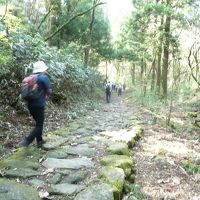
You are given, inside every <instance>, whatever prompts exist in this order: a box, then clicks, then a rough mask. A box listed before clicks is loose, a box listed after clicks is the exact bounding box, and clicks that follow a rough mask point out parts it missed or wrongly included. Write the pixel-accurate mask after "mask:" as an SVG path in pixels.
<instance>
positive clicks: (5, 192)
mask: <svg viewBox="0 0 200 200" xmlns="http://www.w3.org/2000/svg"><path fill="white" fill-rule="evenodd" d="M0 199H1V200H40V197H39V195H38V192H37V191H36V190H35V189H33V188H32V187H30V186H27V185H24V184H21V183H17V182H14V181H8V180H7V179H0Z"/></svg>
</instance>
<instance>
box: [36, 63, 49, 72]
mask: <svg viewBox="0 0 200 200" xmlns="http://www.w3.org/2000/svg"><path fill="white" fill-rule="evenodd" d="M47 69H48V67H47V66H46V64H45V63H44V62H43V61H37V62H35V63H33V73H39V72H45V71H46V70H47Z"/></svg>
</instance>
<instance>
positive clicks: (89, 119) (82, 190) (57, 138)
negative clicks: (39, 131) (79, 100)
mask: <svg viewBox="0 0 200 200" xmlns="http://www.w3.org/2000/svg"><path fill="white" fill-rule="evenodd" d="M127 101H128V99H126V98H123V97H122V98H121V97H120V98H118V97H115V98H114V99H113V101H112V102H111V103H110V104H106V103H102V104H100V107H99V109H98V110H94V111H90V112H88V113H87V114H86V115H85V116H84V117H82V118H79V119H77V120H75V121H73V122H71V123H70V124H69V126H67V127H65V128H63V129H59V130H56V131H54V132H49V133H48V134H47V135H46V136H45V137H46V138H45V139H46V141H47V144H45V146H44V147H45V150H40V149H36V148H35V147H33V146H31V147H28V148H20V149H17V150H16V152H14V153H13V154H12V155H10V156H8V157H7V158H5V159H4V160H2V161H0V172H1V176H2V177H1V178H0V199H1V200H39V199H53V200H67V199H75V200H84V199H85V200H118V199H122V198H123V199H130V200H131V199H135V198H134V197H128V196H125V195H124V194H122V193H123V191H122V190H123V188H124V185H125V183H126V182H127V180H128V179H129V177H131V175H132V174H133V171H134V165H133V163H134V162H133V160H132V157H131V156H130V154H131V152H130V150H129V149H128V147H131V146H133V145H134V143H135V141H136V139H137V138H138V137H139V136H140V135H141V133H142V129H141V127H140V125H139V122H138V120H137V118H136V116H135V115H136V113H133V111H132V108H131V106H130V104H129V106H128V103H127Z"/></svg>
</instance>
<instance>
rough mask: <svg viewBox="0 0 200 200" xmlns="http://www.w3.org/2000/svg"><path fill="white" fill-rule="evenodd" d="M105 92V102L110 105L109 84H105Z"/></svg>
mask: <svg viewBox="0 0 200 200" xmlns="http://www.w3.org/2000/svg"><path fill="white" fill-rule="evenodd" d="M105 92H106V102H107V103H110V99H111V85H110V82H108V83H106V85H105Z"/></svg>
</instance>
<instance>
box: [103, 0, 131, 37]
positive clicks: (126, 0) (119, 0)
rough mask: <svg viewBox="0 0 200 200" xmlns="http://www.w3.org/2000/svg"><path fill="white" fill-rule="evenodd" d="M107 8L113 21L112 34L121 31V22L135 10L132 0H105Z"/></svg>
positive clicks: (114, 34)
mask: <svg viewBox="0 0 200 200" xmlns="http://www.w3.org/2000/svg"><path fill="white" fill-rule="evenodd" d="M104 2H106V5H105V10H106V12H107V14H108V18H109V20H110V23H111V28H112V36H113V37H114V38H115V37H116V36H117V34H118V33H119V28H120V24H121V23H122V22H123V20H124V19H125V18H126V17H128V16H129V15H130V13H131V11H132V10H133V6H132V0H104Z"/></svg>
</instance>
